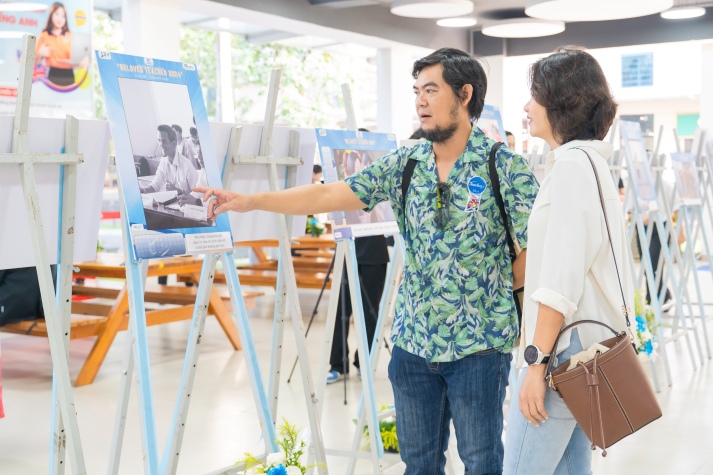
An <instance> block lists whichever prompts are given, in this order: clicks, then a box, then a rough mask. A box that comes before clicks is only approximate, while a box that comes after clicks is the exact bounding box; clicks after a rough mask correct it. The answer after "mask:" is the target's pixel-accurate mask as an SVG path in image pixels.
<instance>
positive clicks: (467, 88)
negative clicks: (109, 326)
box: [461, 84, 473, 106]
mask: <svg viewBox="0 0 713 475" xmlns="http://www.w3.org/2000/svg"><path fill="white" fill-rule="evenodd" d="M461 91H462V92H463V100H462V101H461V105H464V106H467V105H468V103H469V102H470V100H471V99H472V98H473V85H472V84H464V85H463V87H462V88H461Z"/></svg>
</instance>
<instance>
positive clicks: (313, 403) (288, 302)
mask: <svg viewBox="0 0 713 475" xmlns="http://www.w3.org/2000/svg"><path fill="white" fill-rule="evenodd" d="M281 74H282V73H281V71H280V70H279V69H274V70H273V71H272V74H271V75H270V88H269V90H268V96H267V107H266V110H265V121H264V122H263V126H262V136H261V138H260V149H259V152H258V155H257V156H245V155H239V154H238V146H239V144H240V136H241V133H242V128H240V127H237V128H235V129H233V131H232V132H231V136H230V140H229V143H228V160H227V161H226V163H225V166H224V169H223V187H224V188H227V189H229V188H230V185H231V183H232V175H233V170H234V165H265V166H266V168H267V171H268V182H269V185H270V191H273V192H274V191H279V190H280V188H281V187H280V185H279V178H278V172H277V167H278V166H286V167H287V187H288V188H291V187H293V186H295V184H296V181H297V170H296V167H297V166H299V165H302V163H303V160H302V158H300V157H299V142H300V137H299V133H298V132H297V131H294V130H293V131H290V145H289V152H288V156H287V157H275V156H274V155H273V144H272V132H273V128H274V124H275V113H276V111H277V95H278V92H279V90H280V77H281ZM275 218H276V219H277V229H278V235H279V236H278V241H279V250H280V254H279V261H278V274H277V286H276V289H275V290H276V293H275V313H274V323H273V334H272V353H271V358H270V378H269V382H268V401H269V407H270V412H271V414H272V417H273V419H272V425H273V426H274V425H275V424H276V419H275V418H276V417H277V408H278V407H277V406H278V400H279V392H280V376H281V374H282V373H281V369H282V344H283V340H284V333H285V331H284V329H285V315H286V308H287V307H289V314H290V317H291V320H292V328H293V331H294V335H295V341H296V346H297V354H298V358H299V362H300V371H301V373H302V387H303V390H304V396H305V401H306V403H307V412H308V417H309V423H310V429H311V434H312V444H311V445H310V450H312V451H313V455H314V456H315V458H316V460H317V467H316V468H317V471H318V472H319V473H325V474H326V473H328V472H327V460H326V456H325V453H324V442H323V439H322V429H321V425H320V422H319V421H320V414H319V412H318V401H317V397H316V395H315V390H314V383H313V380H312V370H311V368H310V363H309V357H308V354H307V344H306V340H305V335H304V333H305V332H304V324H303V322H302V310H301V309H300V302H299V295H298V292H297V278H296V277H295V269H294V265H293V262H292V253H291V245H290V230H291V229H292V217H291V216H286V215H284V214H279V213H275ZM221 473H230V472H227V471H226V472H221Z"/></svg>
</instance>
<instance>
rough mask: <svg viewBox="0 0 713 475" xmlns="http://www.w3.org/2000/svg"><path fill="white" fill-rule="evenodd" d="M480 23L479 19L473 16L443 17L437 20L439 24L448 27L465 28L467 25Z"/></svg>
mask: <svg viewBox="0 0 713 475" xmlns="http://www.w3.org/2000/svg"><path fill="white" fill-rule="evenodd" d="M476 23H478V20H476V19H475V18H473V17H472V16H462V17H459V18H441V19H440V20H438V21H437V22H436V24H437V25H438V26H445V27H448V28H465V27H467V26H473V25H475V24H476Z"/></svg>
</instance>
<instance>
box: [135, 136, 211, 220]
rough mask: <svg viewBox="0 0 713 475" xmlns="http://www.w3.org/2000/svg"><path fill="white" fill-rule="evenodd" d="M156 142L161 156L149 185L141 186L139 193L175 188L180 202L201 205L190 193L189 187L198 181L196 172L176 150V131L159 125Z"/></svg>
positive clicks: (189, 162) (188, 161)
mask: <svg viewBox="0 0 713 475" xmlns="http://www.w3.org/2000/svg"><path fill="white" fill-rule="evenodd" d="M158 142H159V144H160V145H161V151H162V152H163V157H162V158H161V161H160V162H159V164H158V169H157V170H156V176H154V179H153V181H152V182H151V184H150V185H148V186H146V187H142V188H141V193H155V192H157V191H173V190H176V191H177V192H178V202H179V203H180V204H182V205H183V204H191V205H197V206H201V205H202V203H199V201H200V200H198V199H196V197H195V196H193V195H192V194H191V189H192V188H193V187H194V186H196V183H198V172H197V171H196V168H195V167H194V166H193V164H192V163H191V161H190V160H188V159H187V158H186V157H185V156H183V155H182V154H181V153H180V152H179V151H178V149H177V147H178V142H177V138H176V132H175V131H174V130H173V129H172V128H171V127H169V126H168V125H163V124H162V125H159V126H158Z"/></svg>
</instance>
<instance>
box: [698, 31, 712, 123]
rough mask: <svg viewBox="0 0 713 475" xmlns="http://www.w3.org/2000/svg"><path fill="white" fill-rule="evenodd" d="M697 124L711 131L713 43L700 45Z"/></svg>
mask: <svg viewBox="0 0 713 475" xmlns="http://www.w3.org/2000/svg"><path fill="white" fill-rule="evenodd" d="M699 125H700V126H701V127H702V128H704V129H706V130H707V131H708V133H709V134H711V133H713V43H707V44H704V45H703V46H702V47H701V118H700V120H699Z"/></svg>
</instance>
